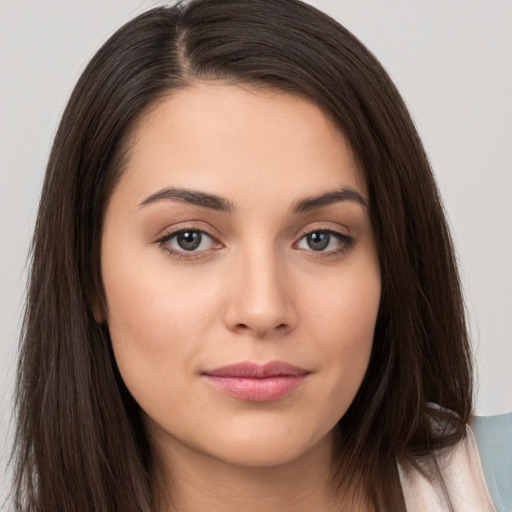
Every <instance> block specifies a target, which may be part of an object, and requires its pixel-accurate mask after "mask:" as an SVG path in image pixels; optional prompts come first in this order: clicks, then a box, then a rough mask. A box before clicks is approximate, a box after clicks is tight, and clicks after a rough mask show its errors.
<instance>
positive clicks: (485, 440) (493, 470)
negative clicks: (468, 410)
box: [470, 412, 512, 512]
mask: <svg viewBox="0 0 512 512" xmlns="http://www.w3.org/2000/svg"><path fill="white" fill-rule="evenodd" d="M470 425H471V429H472V430H473V432H474V434H475V438H476V443H477V446H478V452H479V454H480V460H481V462H482V468H483V471H484V474H485V481H486V483H487V488H488V489H489V493H490V494H491V496H492V500H493V503H494V504H495V506H496V508H497V510H498V511H499V512H512V412H511V413H507V414H499V415H497V416H478V417H475V418H473V420H472V421H471V424H470Z"/></svg>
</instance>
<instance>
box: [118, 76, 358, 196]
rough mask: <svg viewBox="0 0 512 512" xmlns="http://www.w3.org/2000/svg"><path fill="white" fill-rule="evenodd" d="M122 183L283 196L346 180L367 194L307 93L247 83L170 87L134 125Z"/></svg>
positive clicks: (334, 130) (147, 188)
mask: <svg viewBox="0 0 512 512" xmlns="http://www.w3.org/2000/svg"><path fill="white" fill-rule="evenodd" d="M120 186H121V187H125V188H126V187H129V188H131V189H133V192H134V193H136V194H137V195H138V196H139V197H142V196H144V195H149V194H151V193H154V192H155V191H157V190H159V189H161V188H165V187H169V186H176V187H185V188H191V189H201V190H205V189H206V191H208V192H210V193H213V194H217V195H220V196H226V195H227V196H228V197H230V198H233V199H236V197H237V196H240V195H241V192H242V191H243V190H251V191H253V192H257V191H260V192H266V193H267V195H273V196H276V197H277V198H278V200H280V201H285V200H287V198H288V196H289V199H290V201H293V199H294V198H295V197H297V196H300V195H304V194H305V193H307V194H308V195H311V194H317V193H323V192H325V191H326V190H327V189H328V190H332V189H336V188H341V187H343V186H350V187H352V188H355V189H357V190H359V191H360V192H361V193H362V194H364V195H366V184H365V180H364V178H363V175H362V172H360V169H359V168H358V165H357V162H356V159H355V157H354V154H353V152H352V149H351V147H350V145H349V144H348V142H347V140H346V138H345V137H344V135H343V134H342V132H341V131H340V130H339V128H338V127H337V126H336V125H335V124H334V122H333V121H332V120H331V119H330V118H329V117H328V116H327V115H325V114H324V113H323V112H322V111H321V110H320V108H318V106H317V105H316V104H315V103H314V102H313V101H312V100H309V99H307V98H305V97H302V96H298V95H293V94H290V93H286V92H282V91H278V90H275V89H263V88H261V87H259V88H256V87H252V86H246V85H226V84H222V83H217V82H213V83H212V82H208V83H197V84H194V85H192V86H189V87H187V88H184V89H181V90H177V91H172V92H171V93H170V94H169V95H168V96H166V97H164V98H162V99H161V100H160V101H159V102H158V103H155V105H154V106H153V107H152V108H151V109H150V110H149V111H148V112H147V113H146V114H145V115H143V116H142V117H141V119H140V120H139V122H138V123H137V125H136V126H135V127H134V129H133V131H132V137H131V144H130V148H129V155H128V161H127V165H126V166H125V172H124V175H123V178H122V180H121V183H120Z"/></svg>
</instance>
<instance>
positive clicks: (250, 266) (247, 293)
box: [226, 240, 295, 336]
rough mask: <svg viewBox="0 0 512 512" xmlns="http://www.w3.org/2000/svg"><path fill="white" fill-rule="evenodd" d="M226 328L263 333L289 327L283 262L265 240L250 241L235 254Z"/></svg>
mask: <svg viewBox="0 0 512 512" xmlns="http://www.w3.org/2000/svg"><path fill="white" fill-rule="evenodd" d="M230 285H231V290H232V294H231V297H230V304H229V305H228V310H227V314H226V321H227V323H228V326H229V327H230V329H233V330H238V331H240V330H243V331H249V332H251V333H252V334H254V335H258V336H263V335H266V334H268V333H269V332H271V331H275V330H277V331H286V330H289V329H290V328H292V327H293V325H294V323H295V315H294V309H293V304H292V302H293V301H292V297H290V290H289V286H288V283H286V261H285V260H284V258H282V257H281V256H280V255H279V254H278V251H276V250H275V247H274V244H273V243H271V242H269V241H266V242H265V241H261V240H260V241H259V242H257V243H251V244H250V245H248V246H246V247H245V248H244V249H243V250H242V249H240V250H239V251H238V252H237V255H236V261H235V262H234V265H233V269H232V274H231V282H230Z"/></svg>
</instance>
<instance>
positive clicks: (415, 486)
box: [398, 426, 496, 512]
mask: <svg viewBox="0 0 512 512" xmlns="http://www.w3.org/2000/svg"><path fill="white" fill-rule="evenodd" d="M437 463H438V466H439V472H440V474H441V476H442V480H440V479H439V478H436V479H431V478H428V477H426V476H425V475H423V474H422V473H421V472H420V471H418V470H417V469H416V468H407V469H404V468H403V467H401V466H400V465H399V466H398V471H399V474H400V480H401V483H402V490H403V493H404V498H405V505H406V508H407V512H448V511H450V510H452V509H450V508H449V503H451V506H452V507H453V511H454V512H496V508H495V507H494V505H493V504H492V500H491V496H490V494H489V491H488V489H487V484H486V483H485V478H484V472H483V469H482V464H481V461H480V455H479V453H478V448H477V445H476V441H475V437H474V435H473V432H472V430H471V429H470V427H469V426H468V427H467V435H466V437H465V438H464V439H463V440H462V441H461V442H460V443H458V444H457V445H456V446H455V447H453V448H452V449H450V450H448V451H447V452H446V453H443V454H442V455H438V457H437ZM430 464H431V463H430ZM420 465H421V464H420ZM423 467H424V468H425V469H426V470H427V473H428V474H435V473H433V472H432V466H431V465H429V463H426V464H424V465H423Z"/></svg>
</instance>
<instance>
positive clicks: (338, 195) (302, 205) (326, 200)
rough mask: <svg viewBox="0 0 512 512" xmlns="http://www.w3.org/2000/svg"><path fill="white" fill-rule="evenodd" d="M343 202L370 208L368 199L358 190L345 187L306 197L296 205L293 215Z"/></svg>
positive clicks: (293, 208) (293, 207)
mask: <svg viewBox="0 0 512 512" xmlns="http://www.w3.org/2000/svg"><path fill="white" fill-rule="evenodd" d="M342 201H354V202H356V203H359V204H360V205H362V206H368V203H367V201H366V199H365V198H364V197H363V196H362V195H361V194H360V193H359V192H357V191H356V190H354V189H353V188H350V187H343V188H341V189H340V190H334V191H332V192H326V193H325V194H320V195H317V196H311V197H305V198H304V199H301V200H299V201H297V202H296V203H294V205H293V206H292V212H293V213H303V212H308V211H310V210H314V209H316V208H322V207H323V206H329V205H331V204H334V203H338V202H342Z"/></svg>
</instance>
